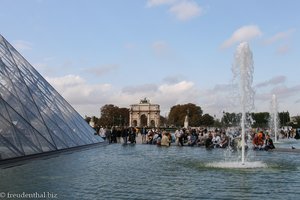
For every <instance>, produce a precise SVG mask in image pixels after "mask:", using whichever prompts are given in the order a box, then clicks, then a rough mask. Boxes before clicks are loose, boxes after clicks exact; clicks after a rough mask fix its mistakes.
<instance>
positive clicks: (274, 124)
mask: <svg viewBox="0 0 300 200" xmlns="http://www.w3.org/2000/svg"><path fill="white" fill-rule="evenodd" d="M269 127H270V130H271V133H274V134H275V140H274V142H275V143H278V141H277V135H278V129H279V117H278V103H277V98H276V95H275V94H273V95H272V101H271V116H270V121H269Z"/></svg>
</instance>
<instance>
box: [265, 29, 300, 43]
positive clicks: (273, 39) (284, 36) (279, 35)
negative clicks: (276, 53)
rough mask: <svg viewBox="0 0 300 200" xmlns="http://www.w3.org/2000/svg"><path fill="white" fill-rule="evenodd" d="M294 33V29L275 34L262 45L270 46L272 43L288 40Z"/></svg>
mask: <svg viewBox="0 0 300 200" xmlns="http://www.w3.org/2000/svg"><path fill="white" fill-rule="evenodd" d="M294 32H295V29H289V30H287V31H284V32H279V33H276V34H275V35H273V36H272V37H270V38H268V39H266V40H265V41H264V44H266V45H270V44H273V43H275V42H277V41H280V40H285V39H289V38H290V37H291V35H292V34H293V33H294Z"/></svg>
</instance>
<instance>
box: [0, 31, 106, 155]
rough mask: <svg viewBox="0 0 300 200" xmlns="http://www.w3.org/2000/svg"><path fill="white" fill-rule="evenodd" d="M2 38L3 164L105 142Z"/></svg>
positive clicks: (0, 117)
mask: <svg viewBox="0 0 300 200" xmlns="http://www.w3.org/2000/svg"><path fill="white" fill-rule="evenodd" d="M94 133H95V131H94V129H92V128H91V127H90V126H89V125H88V124H87V123H86V121H85V120H84V119H83V118H82V117H81V116H80V115H79V114H78V113H77V112H76V111H75V110H74V108H72V106H71V105H70V104H69V103H68V102H67V101H66V100H65V99H64V98H63V97H62V96H61V95H60V94H59V93H58V92H57V91H56V90H55V89H54V88H53V87H52V86H51V85H50V84H49V83H48V82H47V81H46V80H45V79H44V78H43V77H42V76H41V75H40V74H39V73H38V72H37V71H36V70H35V69H34V68H33V67H32V66H31V65H30V63H29V62H27V61H26V60H25V59H24V58H23V57H22V56H21V54H19V53H18V52H17V50H16V49H15V48H14V47H13V46H12V45H11V44H9V42H7V40H6V39H5V38H4V37H3V36H1V35H0V161H1V160H6V159H11V158H16V157H22V156H28V155H33V154H39V153H44V152H51V151H58V150H62V149H67V148H71V147H77V146H82V145H89V144H94V143H99V142H103V140H102V138H101V137H99V136H96V135H94Z"/></svg>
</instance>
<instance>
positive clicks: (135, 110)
mask: <svg viewBox="0 0 300 200" xmlns="http://www.w3.org/2000/svg"><path fill="white" fill-rule="evenodd" d="M159 120H160V106H159V105H158V104H151V103H150V100H149V99H147V98H144V99H142V100H140V103H139V104H133V105H130V110H129V126H132V127H144V126H147V127H159V125H160V124H159V123H160V121H159Z"/></svg>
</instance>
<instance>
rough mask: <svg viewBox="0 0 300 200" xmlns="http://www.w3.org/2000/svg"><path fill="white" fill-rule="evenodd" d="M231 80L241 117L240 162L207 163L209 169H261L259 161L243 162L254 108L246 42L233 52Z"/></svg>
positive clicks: (251, 75) (250, 66)
mask: <svg viewBox="0 0 300 200" xmlns="http://www.w3.org/2000/svg"><path fill="white" fill-rule="evenodd" d="M232 72H233V79H234V82H235V83H236V84H235V85H236V86H237V88H238V97H239V105H240V108H239V110H240V111H241V112H242V113H241V114H242V117H241V150H242V152H241V154H242V155H241V162H239V161H225V162H220V163H209V164H208V166H209V167H218V168H220V167H221V168H263V167H266V166H267V165H266V164H265V163H263V162H260V161H252V162H246V161H245V146H246V142H245V137H246V129H247V128H250V123H248V121H250V118H249V117H248V114H249V113H250V111H251V110H253V108H254V90H253V88H252V82H253V72H254V67H253V59H252V52H251V50H250V47H249V44H248V43H247V42H243V43H240V44H239V46H238V47H237V49H236V52H235V62H234V64H233V66H232Z"/></svg>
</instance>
